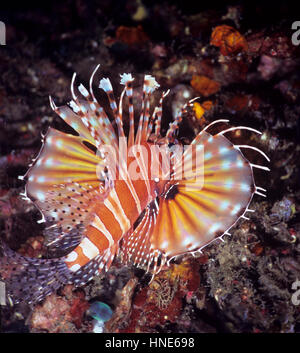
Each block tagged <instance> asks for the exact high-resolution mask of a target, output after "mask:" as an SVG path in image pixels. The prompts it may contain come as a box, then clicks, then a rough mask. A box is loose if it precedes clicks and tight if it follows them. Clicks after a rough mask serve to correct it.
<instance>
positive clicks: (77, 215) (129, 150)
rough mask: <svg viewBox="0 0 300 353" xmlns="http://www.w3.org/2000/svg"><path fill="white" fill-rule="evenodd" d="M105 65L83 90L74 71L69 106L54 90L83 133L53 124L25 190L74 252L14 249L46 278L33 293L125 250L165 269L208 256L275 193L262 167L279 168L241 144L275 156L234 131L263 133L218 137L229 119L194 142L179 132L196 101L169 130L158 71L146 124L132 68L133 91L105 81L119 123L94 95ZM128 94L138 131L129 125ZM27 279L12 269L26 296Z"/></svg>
mask: <svg viewBox="0 0 300 353" xmlns="http://www.w3.org/2000/svg"><path fill="white" fill-rule="evenodd" d="M98 68H99V65H98V66H97V67H96V69H95V70H94V72H93V73H92V75H91V78H90V82H89V90H88V89H86V88H85V87H84V86H83V85H82V84H80V85H79V86H78V92H79V96H77V95H76V94H75V87H74V86H75V78H76V74H74V76H73V79H72V82H71V93H72V98H73V99H72V100H71V102H69V104H68V105H65V106H61V107H57V106H56V105H55V103H54V101H53V99H52V98H51V97H50V105H51V107H52V109H53V110H54V111H55V112H56V113H57V114H58V115H59V116H60V117H61V118H62V119H63V120H64V121H65V122H66V123H67V124H68V125H70V126H71V127H72V128H73V129H74V130H75V131H76V132H77V134H78V136H74V135H71V134H67V133H64V132H61V131H58V130H55V129H53V128H49V130H48V132H47V134H46V135H45V136H43V146H42V148H41V150H40V152H39V154H38V156H37V158H36V159H35V160H33V164H32V165H31V167H30V169H29V170H28V172H27V173H26V175H25V176H24V177H21V178H22V179H25V180H26V187H25V193H24V197H25V198H26V199H27V200H32V201H33V203H34V204H35V205H36V207H37V208H38V209H39V210H40V211H41V213H42V216H43V218H42V220H41V221H43V222H46V225H47V227H46V229H45V236H46V242H47V245H48V248H49V251H50V252H52V253H55V251H57V250H60V251H61V250H63V251H64V252H65V254H66V256H64V257H62V258H58V259H55V261H54V260H51V261H52V262H51V261H50V260H40V261H43V262H42V264H41V263H39V262H38V261H37V260H34V261H31V259H28V258H22V257H18V256H17V257H16V256H15V255H14V256H13V255H11V252H10V251H9V250H7V251H6V254H7V256H6V261H8V262H9V260H8V259H9V258H14V262H16V261H19V262H20V263H22V264H23V268H24V267H25V268H33V269H34V270H32V271H31V273H35V275H36V283H35V284H34V285H32V286H31V287H28V286H26V285H25V289H23V294H24V292H26V298H30V299H27V300H31V301H36V300H40V299H41V298H43V297H44V296H45V295H47V294H49V293H51V291H53V290H55V289H56V288H57V287H58V286H60V285H63V284H65V283H67V282H72V283H75V284H76V285H82V284H84V283H86V282H87V281H88V280H90V279H91V278H92V277H93V276H94V275H95V274H97V273H99V271H101V270H103V269H106V270H107V269H108V268H109V266H110V265H111V263H112V261H113V259H114V256H115V255H116V254H117V253H119V254H120V257H121V260H122V262H123V264H124V265H126V264H134V265H136V266H138V267H141V268H143V269H145V270H146V271H148V272H151V273H152V274H153V275H155V274H156V273H158V272H159V271H160V270H161V268H162V267H163V266H164V265H165V264H168V263H169V262H170V260H171V259H172V258H174V257H176V256H179V255H182V254H192V255H196V254H199V253H201V251H202V249H203V248H204V247H205V246H207V245H208V244H210V243H211V242H213V241H215V240H216V239H221V240H223V237H224V236H225V235H229V230H230V229H231V227H233V226H234V225H235V224H236V223H237V222H238V220H239V219H241V218H244V219H247V217H246V216H245V214H246V213H247V212H253V211H252V210H251V209H249V204H250V202H251V200H252V197H253V195H254V194H258V195H261V196H265V195H264V193H262V192H265V191H266V190H265V189H263V188H261V187H258V186H256V185H255V181H254V175H253V168H260V169H264V170H269V168H267V167H265V166H260V165H257V164H252V163H250V162H249V161H248V160H247V159H246V157H245V156H244V155H243V153H242V152H241V149H244V148H245V149H252V150H254V151H256V152H258V153H260V154H261V155H262V156H263V157H265V158H266V159H267V160H268V161H269V158H268V157H267V156H266V155H265V153H264V152H263V151H261V150H259V149H258V148H256V147H253V146H248V145H234V144H233V143H231V142H230V141H229V140H228V139H227V138H226V137H225V134H227V133H228V132H230V131H235V130H240V129H244V130H249V131H251V132H254V133H258V134H261V133H260V132H259V131H257V130H255V129H253V128H250V127H245V126H238V127H229V128H227V129H225V130H223V131H220V132H218V133H217V134H215V135H212V134H210V133H209V132H208V130H209V129H210V127H211V126H212V125H217V124H218V123H228V122H229V121H228V120H226V119H220V120H216V121H213V122H212V123H210V124H209V125H208V126H206V127H205V128H204V129H203V130H202V131H200V132H199V133H198V135H197V136H196V137H195V138H194V140H193V141H192V143H191V144H190V145H188V146H182V145H181V144H180V143H179V142H178V141H177V140H176V138H175V135H176V132H177V130H178V128H179V125H180V123H181V121H182V117H183V114H184V112H185V111H186V109H187V107H188V106H189V105H191V104H192V101H193V100H192V101H190V102H187V103H186V104H185V105H184V106H183V107H182V108H181V109H180V110H179V111H178V113H177V114H176V116H175V118H174V121H173V122H171V123H170V125H169V128H168V129H167V131H166V133H165V135H164V136H162V134H161V121H162V112H163V100H164V98H165V97H166V96H167V94H168V93H169V91H167V92H163V93H162V94H161V98H160V100H159V102H158V105H157V106H156V107H155V108H154V109H153V110H152V113H151V112H150V108H151V107H150V100H151V95H152V94H153V92H154V91H155V90H156V89H157V88H158V87H159V84H158V83H157V82H156V80H155V79H154V77H152V76H150V75H145V77H144V84H143V99H142V108H141V113H140V117H139V120H138V124H137V128H136V127H135V113H134V105H133V87H132V86H133V81H134V78H133V77H132V75H131V74H127V73H124V74H122V75H121V82H120V83H121V85H124V89H123V91H122V93H121V96H120V99H119V102H118V103H117V101H116V99H115V97H114V93H113V88H112V85H111V82H110V80H109V79H108V78H102V79H101V80H100V84H99V88H100V89H102V90H104V92H105V93H106V95H107V99H108V102H109V106H110V110H111V112H110V115H112V116H113V120H114V122H115V126H116V129H114V127H113V124H112V122H111V121H110V119H109V114H108V112H106V111H105V109H104V108H103V107H102V106H101V105H100V104H99V102H98V101H97V99H96V98H95V96H94V93H93V79H94V76H95V73H96V71H97V70H98ZM124 100H127V106H128V114H127V115H128V120H129V133H128V136H126V134H125V132H124V129H123V109H124V106H125V104H123V103H124ZM95 151H96V153H95ZM261 191H262V192H261ZM25 264H26V265H25ZM46 270H47V271H48V274H47V275H46V272H47V271H46ZM41 271H43V275H42V276H41ZM22 276H24V272H22V271H20V270H16V271H15V272H13V271H12V277H11V278H12V279H11V282H10V283H13V284H11V286H10V287H11V292H12V294H13V295H15V297H17V298H18V297H20V296H21V294H20V291H19V290H17V289H16V288H17V287H18V286H17V283H18V280H20V279H21V278H22ZM55 276H56V277H55ZM25 278H28V275H26V276H25ZM53 278H56V282H55V283H56V284H55V285H54V284H53V283H54V282H53V281H52V279H53ZM23 282H24V281H23V280H22V283H23ZM31 283H32V281H31ZM50 283H51V285H50ZM16 293H17V294H16Z"/></svg>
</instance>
